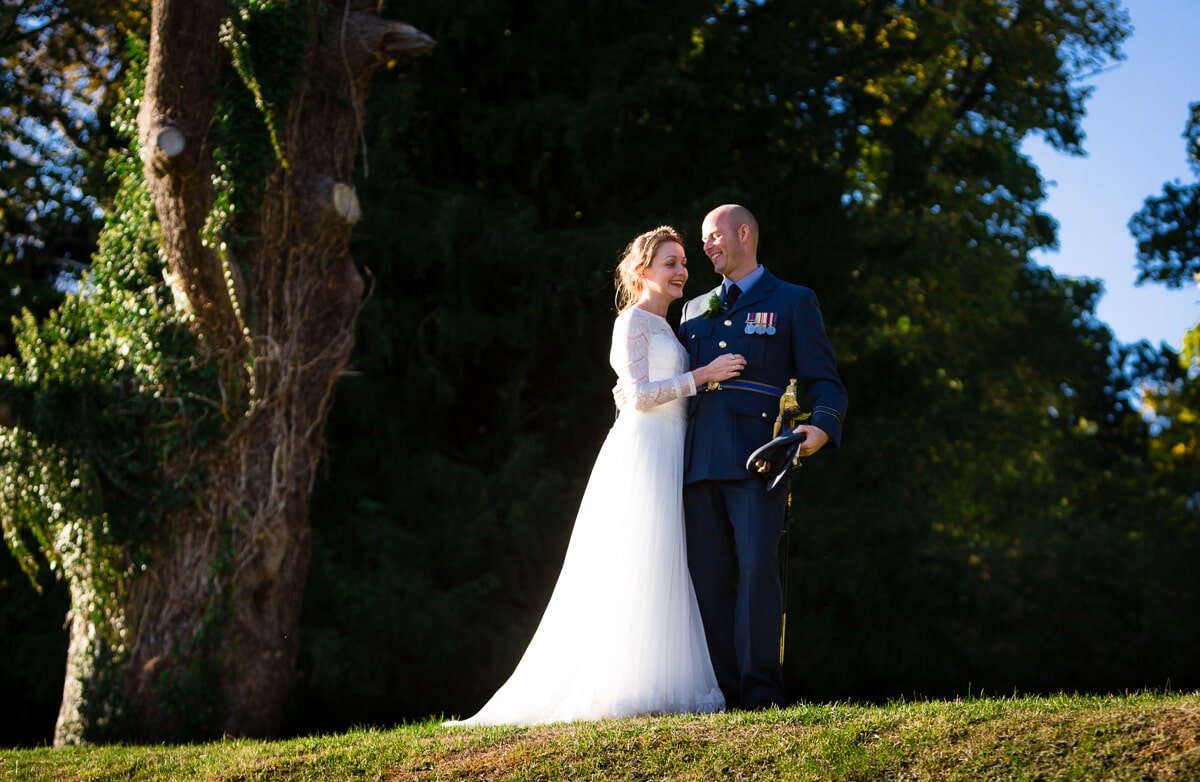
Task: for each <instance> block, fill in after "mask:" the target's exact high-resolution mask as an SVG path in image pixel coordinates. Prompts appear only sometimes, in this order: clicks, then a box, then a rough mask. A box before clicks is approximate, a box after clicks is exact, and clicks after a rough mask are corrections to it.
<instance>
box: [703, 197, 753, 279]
mask: <svg viewBox="0 0 1200 782" xmlns="http://www.w3.org/2000/svg"><path fill="white" fill-rule="evenodd" d="M700 234H701V236H703V237H704V254H705V255H707V256H708V259H709V260H710V261H712V265H713V270H714V271H716V273H717V274H719V275H721V276H722V277H731V276H733V275H735V274H736V273H737V271H738V270H739V269H740V268H741V266H742V263H743V261H744V260H745V249H744V248H743V247H742V243H741V241H739V237H738V227H737V226H735V225H733V220H732V219H731V218H730V216H729V215H728V214H725V213H721V212H713V213H710V214H709V215H708V216H707V217H705V218H704V224H703V225H702V226H701V227H700Z"/></svg>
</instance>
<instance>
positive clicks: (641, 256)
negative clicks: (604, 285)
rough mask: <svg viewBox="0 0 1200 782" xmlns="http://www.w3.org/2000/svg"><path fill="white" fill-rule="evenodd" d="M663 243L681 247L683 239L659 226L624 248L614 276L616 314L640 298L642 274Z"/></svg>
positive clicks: (638, 236) (670, 229) (669, 228)
mask: <svg viewBox="0 0 1200 782" xmlns="http://www.w3.org/2000/svg"><path fill="white" fill-rule="evenodd" d="M663 242H677V243H678V244H679V246H680V247H682V246H683V237H681V236H680V235H679V231H676V230H675V229H674V228H672V227H671V226H669V225H660V226H659V227H658V228H655V229H653V230H650V231H646V233H644V234H638V235H637V236H635V237H634V238H633V241H632V242H630V243H629V246H628V247H626V248H625V252H624V253H623V254H622V255H621V262H620V263H619V264H617V272H616V274H615V275H614V276H615V277H616V283H617V312H623V311H625V310H627V309H629V308H630V307H632V306H633V305H634V304H637V301H638V299H639V298H641V296H642V285H643V284H644V283H643V282H642V272H644V271H645V270H646V269H648V268H649V267H650V262H651V261H653V260H654V254H655V253H656V252H658V248H659V247H661V246H662V244H663Z"/></svg>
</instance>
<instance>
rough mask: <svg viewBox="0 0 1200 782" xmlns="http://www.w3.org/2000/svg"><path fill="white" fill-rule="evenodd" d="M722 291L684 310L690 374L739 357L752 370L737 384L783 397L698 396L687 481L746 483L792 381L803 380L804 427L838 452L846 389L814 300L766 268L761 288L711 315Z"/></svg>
mask: <svg viewBox="0 0 1200 782" xmlns="http://www.w3.org/2000/svg"><path fill="white" fill-rule="evenodd" d="M720 292H721V286H720V285H718V286H717V287H716V288H714V289H713V290H711V291H707V292H706V293H704V295H702V296H698V297H696V298H694V299H692V300H691V301H689V302H687V303H686V304H685V305H684V307H683V317H682V319H681V321H680V324H679V339H680V341H681V342H682V343H683V345H684V347H685V348H686V349H687V351H688V354H689V360H690V365H691V367H692V368H693V369H695V368H696V367H700V366H704V365H705V364H707V363H708V362H710V361H712V360H713V359H714V358H716V357H717V356H719V355H721V354H722V353H740V354H742V355H744V356H745V357H746V369H745V370H744V371H743V372H742V374H741V375H740V376H739V377H738V378H737V379H738V380H746V381H751V382H754V383H760V384H767V385H768V386H773V387H774V388H775V389H777V390H778V391H777V393H775V394H774V395H773V396H771V395H767V394H762V393H755V392H752V391H743V390H735V389H723V390H709V391H706V390H703V389H697V390H698V393H697V395H696V396H695V397H693V398H692V399H691V400H690V403H689V406H688V424H687V440H686V446H685V450H684V482H685V483H692V482H694V481H701V480H736V479H740V478H745V477H747V476H748V474H749V473H748V472H747V470H746V459H747V458H748V457H749V456H750V454H751V452H753V451H754V449H755V448H757V447H758V446H760V445H762V444H763V443H765V442H767V441H768V440H770V439H771V436H772V434H773V430H774V425H775V418H776V416H777V415H778V414H779V394H780V393H782V392H783V389H784V388H786V386H787V384H788V381H789V380H790V379H791V378H796V379H797V380H799V381H800V386H799V388H800V393H799V394H798V395H797V396H798V398H799V399H800V401H801V406H802V407H803V408H804V409H805V410H807V411H808V412H811V413H812V418H811V419H809V420H808V421H806V423H808V424H811V425H812V426H816V427H818V428H820V429H822V430H823V431H824V432H825V433H826V434H828V435H829V439H830V442H829V444H828V445H827V446H826V447H827V448H828V447H831V446H832V447H837V446H838V445H839V444H840V442H841V439H842V420H843V418H844V417H845V415H846V401H847V399H846V389H845V388H844V387H843V386H842V381H841V378H840V377H839V376H838V371H837V362H836V361H835V359H834V355H833V347H832V345H830V343H829V337H828V336H826V334H825V324H824V323H823V322H822V320H821V310H820V308H819V306H818V305H817V296H816V294H815V293H814V292H813V291H812V289H811V288H805V287H803V286H801V285H793V284H791V283H787V282H784V281H783V280H780V279H779V278H778V277H775V276H774V275H773V274H771V272H770V271H769V270H765V269H764V274H763V276H762V277H761V278H760V279H759V281H758V282H757V283H755V285H754V286H753V287H751V288H750V290H748V291H746V292H745V293H743V294H742V295H741V297H740V298H738V300H737V301H736V302H735V303H734V305H733V307H732V308H731V309H729V310H728V311H725V312H720V313H718V314H717V315H716V316H715V317H707V316H705V315H704V311H705V309H706V308H707V306H708V302H709V300H710V298H711V297H712V296H713V295H714V294H720ZM747 330H753V331H754V332H755V333H752V334H748V333H746V332H747ZM769 332H773V333H769Z"/></svg>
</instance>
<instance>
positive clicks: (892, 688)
mask: <svg viewBox="0 0 1200 782" xmlns="http://www.w3.org/2000/svg"><path fill="white" fill-rule="evenodd" d="M398 13H401V14H403V18H405V20H406V21H411V22H413V23H415V24H417V26H419V27H420V28H422V29H424V30H427V31H429V32H430V33H431V34H432V35H433V36H434V37H435V38H436V39H437V40H438V41H439V45H438V49H437V53H436V56H434V57H432V58H430V59H428V60H427V61H423V62H419V63H415V64H414V65H413V67H412V68H411V70H409V71H408V72H407V73H406V74H404V75H402V76H400V77H399V78H398V80H397V81H396V82H394V83H387V84H382V85H379V86H378V87H377V88H376V90H375V91H374V94H373V100H372V103H371V105H370V107H369V110H368V116H369V118H370V120H369V126H368V134H369V135H368V147H369V149H370V151H371V156H372V167H373V169H372V170H373V171H374V172H378V171H379V170H380V169H383V170H385V171H387V172H388V173H387V176H384V177H372V178H371V179H367V180H365V181H363V182H361V183H360V186H359V192H360V194H361V195H362V196H363V202H364V204H367V205H368V208H367V212H366V218H365V219H364V221H363V223H361V224H360V225H359V229H360V231H361V233H362V239H361V240H360V241H359V243H358V244H357V246H356V255H357V256H358V257H359V258H360V259H361V260H362V261H363V263H364V265H366V266H368V267H369V268H370V270H371V271H372V273H373V276H374V281H375V289H374V290H375V292H374V297H373V299H372V301H371V302H370V303H369V304H368V305H367V307H366V309H365V310H364V312H363V315H362V318H361V319H360V321H359V335H358V352H357V358H356V360H355V362H356V369H357V370H358V374H357V375H356V376H353V377H350V378H347V380H346V381H345V382H343V384H342V385H341V386H340V387H339V392H338V393H339V404H338V408H337V410H336V411H335V415H334V419H333V421H332V423H331V427H330V429H329V437H330V459H329V467H328V475H327V477H326V478H325V479H324V480H323V481H322V482H321V483H320V484H319V485H318V487H317V494H316V498H315V506H314V507H315V510H314V526H315V539H314V542H315V550H314V566H313V572H312V581H311V587H310V590H309V597H308V598H307V603H306V609H305V611H306V613H305V617H304V632H303V634H302V639H304V640H303V643H304V651H303V655H302V660H301V668H300V679H299V681H298V686H297V693H296V699H297V700H296V707H295V708H296V713H297V717H296V718H295V720H294V722H293V727H294V728H296V729H302V730H313V729H317V728H320V727H326V726H328V727H335V726H344V725H346V724H350V723H351V722H353V721H354V720H355V719H356V718H358V719H362V718H366V719H371V720H378V721H383V720H391V719H398V718H401V717H415V716H418V715H422V714H426V713H429V712H431V711H438V710H441V709H447V708H449V709H455V710H460V711H463V712H466V711H468V710H469V709H471V708H473V707H475V706H478V705H479V704H480V703H482V701H483V700H484V698H486V697H487V695H488V694H490V692H491V691H493V689H494V688H495V687H496V686H497V685H499V684H500V683H501V682H502V681H503V679H504V677H506V676H507V674H508V673H509V672H510V671H511V668H512V665H513V664H514V663H515V661H516V659H517V658H518V657H519V655H520V653H521V651H522V650H523V648H524V645H525V644H526V643H527V642H528V638H529V635H530V633H531V631H532V628H533V627H534V626H536V623H537V621H538V619H539V618H540V614H541V610H542V609H543V608H544V605H545V601H546V599H547V597H548V595H549V590H550V588H551V586H552V584H553V582H554V578H555V576H556V575H557V571H558V568H559V566H560V564H561V561H562V560H561V558H562V552H563V549H564V547H565V543H566V539H567V535H568V534H569V531H570V526H571V523H572V521H573V517H574V510H575V507H576V505H577V502H578V499H579V496H580V494H581V491H582V488H583V478H584V476H586V475H587V472H588V470H589V468H590V465H591V462H592V460H593V459H594V457H595V453H596V451H597V449H598V446H599V443H600V442H601V440H602V438H603V436H604V433H605V430H606V429H607V428H608V426H609V424H610V423H611V417H610V410H611V399H610V394H609V389H610V387H611V383H612V374H611V370H610V369H609V368H608V367H607V366H606V356H607V352H608V339H609V326H610V323H611V318H612V315H613V311H612V290H611V281H610V280H611V269H612V267H613V265H614V264H615V262H616V258H617V253H618V251H619V249H620V247H621V246H622V245H623V244H624V243H625V242H626V241H628V239H629V237H630V236H632V235H634V234H636V233H637V232H639V231H641V230H645V229H646V228H648V227H651V226H653V225H656V224H659V223H661V222H675V223H676V224H678V225H679V227H681V228H683V229H684V231H685V234H688V235H693V236H694V233H695V231H696V228H697V226H698V224H699V222H700V219H701V217H702V216H703V214H704V213H705V211H707V209H708V208H710V207H711V206H713V205H715V204H716V203H720V202H721V201H724V200H736V201H739V202H743V203H746V205H747V206H749V207H750V208H751V209H752V210H753V211H754V212H755V214H756V216H757V217H758V219H759V221H760V224H761V225H762V226H763V246H762V251H761V256H762V257H763V258H764V259H765V262H766V264H767V265H768V266H769V267H770V268H771V269H772V270H773V271H774V272H776V273H778V274H780V275H781V276H782V277H784V278H787V279H791V280H794V281H797V282H801V283H804V284H808V285H811V286H813V287H814V288H816V290H817V291H818V293H819V295H820V297H821V302H822V306H823V311H824V313H825V318H826V323H827V326H828V328H829V330H830V333H831V335H832V337H833V340H834V343H835V347H836V349H837V352H838V357H839V360H840V364H841V367H842V371H843V376H844V378H845V379H846V382H847V385H848V387H849V390H850V396H851V411H850V421H849V423H848V428H847V434H846V443H845V446H844V448H843V449H842V450H841V452H839V453H836V454H829V455H822V456H820V457H818V458H816V459H813V460H811V461H810V464H809V465H807V466H806V468H805V470H803V471H801V474H800V475H799V477H798V478H797V480H796V491H797V496H798V498H799V502H800V505H799V507H800V509H801V510H800V511H799V513H798V518H797V521H796V527H795V528H794V530H793V533H792V544H791V545H792V552H793V563H792V564H793V569H792V581H793V585H792V595H791V596H790V597H791V612H790V613H789V623H788V624H789V628H790V631H791V634H790V638H789V653H788V654H789V657H788V663H787V677H788V681H789V683H790V685H791V690H790V692H791V694H792V695H793V696H795V697H803V698H845V697H866V698H881V697H887V696H888V695H894V694H900V693H909V692H925V693H963V692H965V691H966V690H967V688H968V687H970V686H974V687H976V688H978V687H980V686H984V687H988V688H1000V689H1005V690H1008V689H1011V688H1012V687H1014V686H1020V687H1029V688H1037V689H1051V688H1055V687H1080V688H1087V689H1108V688H1116V687H1125V686H1145V685H1155V684H1161V683H1162V682H1164V681H1166V680H1167V679H1168V678H1170V679H1171V680H1172V681H1175V682H1179V681H1181V680H1182V679H1188V677H1189V676H1194V673H1191V672H1190V669H1189V668H1187V666H1186V665H1184V663H1183V661H1184V660H1185V659H1186V654H1187V649H1188V648H1189V646H1188V645H1189V644H1190V643H1191V641H1190V640H1189V639H1194V638H1195V633H1194V631H1192V630H1190V629H1188V628H1187V624H1188V623H1187V622H1185V621H1183V620H1182V617H1183V616H1186V615H1187V614H1186V612H1187V610H1188V606H1190V605H1192V603H1190V602H1189V601H1190V600H1193V599H1194V596H1192V595H1191V593H1190V592H1189V591H1188V590H1180V589H1178V588H1177V586H1178V581H1179V579H1180V578H1181V574H1182V573H1184V572H1185V571H1184V569H1182V566H1181V561H1180V560H1179V559H1178V558H1177V557H1175V556H1173V555H1171V554H1170V552H1171V551H1172V550H1173V548H1176V547H1178V546H1179V545H1181V544H1183V543H1185V542H1187V541H1194V540H1195V532H1194V521H1189V519H1193V520H1194V511H1188V510H1187V509H1186V507H1185V506H1184V505H1183V504H1181V500H1180V499H1179V498H1180V496H1181V495H1180V493H1179V492H1178V490H1171V489H1170V488H1168V487H1166V486H1163V485H1162V484H1161V483H1159V482H1157V480H1156V478H1155V474H1154V470H1155V467H1154V465H1153V463H1152V462H1151V461H1150V460H1149V450H1150V443H1151V442H1152V439H1151V437H1150V435H1149V432H1148V430H1147V427H1146V424H1145V422H1144V421H1142V419H1141V418H1140V416H1139V415H1138V414H1137V412H1136V411H1134V410H1133V409H1132V407H1131V400H1132V399H1133V398H1134V397H1135V393H1136V392H1135V390H1134V389H1135V387H1136V385H1135V384H1136V381H1137V378H1136V373H1137V372H1138V371H1140V370H1139V367H1142V366H1144V365H1147V363H1146V362H1150V363H1151V364H1152V363H1153V360H1154V356H1155V355H1156V354H1153V351H1150V350H1149V349H1148V348H1146V347H1145V346H1132V347H1125V346H1121V345H1119V344H1117V343H1116V341H1115V340H1114V339H1113V336H1112V334H1111V332H1110V331H1109V330H1108V328H1107V327H1106V326H1104V324H1102V323H1099V322H1098V321H1097V320H1096V318H1095V314H1094V313H1095V304H1096V300H1097V298H1098V296H1099V295H1100V289H1099V286H1098V285H1097V284H1096V283H1094V282H1092V281H1088V280H1069V279H1062V278H1058V277H1056V276H1055V275H1053V274H1052V273H1050V272H1049V271H1048V270H1045V269H1040V268H1037V267H1034V266H1032V265H1031V264H1029V262H1028V254H1029V252H1030V251H1031V250H1033V249H1035V248H1038V247H1043V246H1048V245H1051V244H1053V242H1054V241H1055V239H1054V231H1055V224H1054V221H1053V220H1052V219H1051V218H1050V217H1049V216H1048V215H1045V214H1044V213H1042V212H1041V211H1040V210H1039V206H1040V204H1041V202H1042V200H1043V198H1044V189H1043V185H1042V181H1041V179H1040V177H1039V176H1038V172H1037V170H1036V169H1035V168H1034V167H1033V166H1032V165H1031V163H1030V162H1029V161H1028V160H1027V159H1026V158H1024V157H1023V156H1022V155H1021V154H1020V150H1019V144H1020V140H1021V139H1022V138H1023V137H1024V136H1025V135H1027V134H1029V133H1041V134H1043V135H1044V136H1046V137H1047V139H1048V140H1049V141H1050V142H1051V143H1052V144H1054V145H1056V146H1058V147H1060V148H1062V149H1065V150H1068V151H1078V150H1079V149H1080V144H1081V141H1082V134H1081V132H1080V128H1079V120H1080V118H1081V116H1082V110H1083V102H1084V100H1085V99H1086V97H1087V94H1088V89H1087V88H1086V87H1083V86H1081V85H1080V83H1079V81H1078V79H1079V77H1080V76H1081V75H1083V74H1085V73H1087V72H1089V71H1090V70H1093V69H1094V68H1095V67H1097V66H1098V65H1100V64H1101V63H1103V62H1106V61H1109V60H1111V59H1115V58H1119V57H1120V51H1119V48H1118V47H1119V45H1120V43H1121V41H1122V40H1123V39H1124V37H1125V36H1126V35H1127V34H1128V19H1127V17H1126V16H1125V15H1124V13H1123V12H1121V11H1120V9H1119V8H1118V7H1117V6H1116V5H1115V4H1114V3H1108V2H1073V3H1064V4H1054V5H1051V6H1044V5H1039V6H1036V7H1035V6H1031V5H1028V4H1023V5H1021V6H1020V7H1019V8H1018V7H1016V6H1012V5H1010V4H996V3H985V2H981V3H972V4H968V5H967V6H963V5H962V4H959V5H956V6H955V7H954V8H953V9H949V8H946V7H944V6H943V5H941V4H916V5H914V4H903V5H901V4H885V6H880V5H879V4H867V3H840V2H839V3H834V2H829V3H824V2H821V3H811V2H808V3H799V2H784V1H782V0H779V1H777V2H767V3H728V4H722V5H720V6H718V7H716V8H714V6H712V5H711V4H703V3H691V2H684V1H680V2H672V3H660V4H654V5H653V6H652V7H651V6H650V5H649V4H642V3H624V4H617V5H615V6H614V5H613V4H611V3H604V4H601V3H578V2H572V3H566V2H562V3H553V2H551V3H539V4H538V5H537V7H536V8H532V7H530V8H520V9H516V8H508V7H504V6H501V5H499V4H492V3H483V2H467V1H466V0H464V2H461V3H455V4H452V5H451V6H446V4H444V3H426V4H422V3H410V4H406V6H405V7H404V8H403V9H399V10H398ZM735 64H736V65H735ZM371 205H373V208H372V206H371ZM687 250H688V252H689V255H690V256H691V270H692V279H691V281H690V283H689V295H696V294H697V293H699V292H701V291H703V290H705V289H706V288H707V287H709V286H711V285H713V284H715V283H716V278H715V277H714V276H712V275H711V274H710V273H709V272H708V271H707V264H706V262H705V259H704V257H703V255H702V254H701V252H700V250H699V248H698V246H697V245H696V243H695V242H694V241H689V243H688V246H687ZM533 498H536V502H535V501H533ZM1189 524H1192V525H1193V526H1191V527H1189V526H1188V525H1189ZM1189 529H1190V530H1193V531H1191V532H1188V531H1187V530H1189ZM1189 545H1194V543H1193V544H1189ZM368 552H369V553H368ZM331 586H332V588H331ZM348 607H351V608H350V610H347V609H348ZM430 617H436V619H433V620H431V619H430ZM481 639H483V641H482V642H481ZM1188 680H1189V681H1190V679H1188ZM317 714H321V715H324V717H323V718H322V717H313V716H312V715H317Z"/></svg>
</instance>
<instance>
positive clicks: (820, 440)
mask: <svg viewBox="0 0 1200 782" xmlns="http://www.w3.org/2000/svg"><path fill="white" fill-rule="evenodd" d="M792 431H793V432H804V434H805V437H804V442H802V443H800V453H799V455H800V456H812V455H813V454H814V453H816V452H817V451H819V450H821V448H823V447H824V446H825V443H827V442H829V435H827V434H825V430H823V429H819V428H817V427H815V426H808V425H806V424H801V425H800V426H797V427H796V428H795V429H793V430H792Z"/></svg>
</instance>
